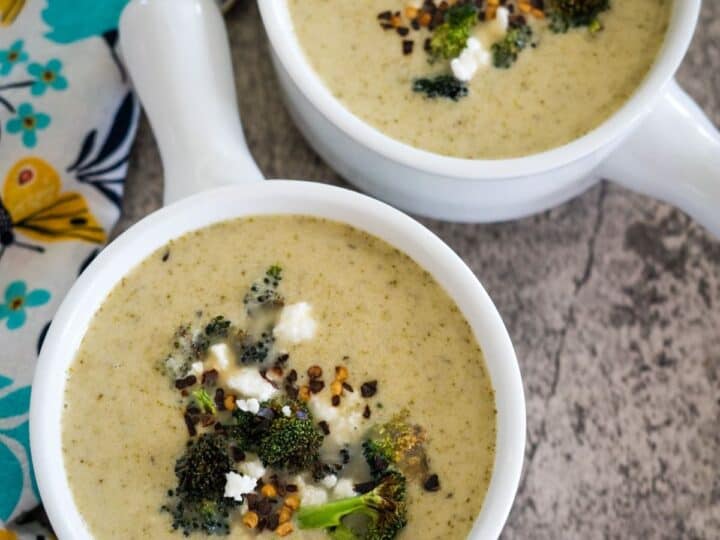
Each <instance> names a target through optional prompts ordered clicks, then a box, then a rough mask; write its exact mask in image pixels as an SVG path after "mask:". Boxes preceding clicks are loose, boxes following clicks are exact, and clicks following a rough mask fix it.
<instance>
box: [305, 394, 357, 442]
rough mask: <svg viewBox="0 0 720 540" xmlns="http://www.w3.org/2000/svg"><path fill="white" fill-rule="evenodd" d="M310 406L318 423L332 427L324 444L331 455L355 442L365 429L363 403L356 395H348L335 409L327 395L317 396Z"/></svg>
mask: <svg viewBox="0 0 720 540" xmlns="http://www.w3.org/2000/svg"><path fill="white" fill-rule="evenodd" d="M308 406H309V408H310V412H311V413H312V415H313V418H314V419H315V420H316V421H318V422H319V421H321V420H324V421H325V422H327V423H328V426H329V427H330V434H329V435H327V436H326V437H325V440H324V443H323V449H324V450H327V451H328V452H330V453H332V452H335V451H337V450H338V449H340V448H342V447H343V446H345V445H346V444H347V443H348V442H349V441H353V440H355V439H356V438H357V436H358V432H359V431H360V430H362V429H363V416H362V409H363V402H362V401H361V399H360V398H359V397H357V394H355V393H346V394H345V395H344V396H343V399H342V401H341V402H340V406H339V407H333V406H332V404H331V402H330V400H329V399H328V396H327V395H326V394H322V393H321V394H316V395H313V396H312V398H310V401H309V402H308Z"/></svg>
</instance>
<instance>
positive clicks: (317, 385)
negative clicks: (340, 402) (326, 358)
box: [308, 379, 325, 394]
mask: <svg viewBox="0 0 720 540" xmlns="http://www.w3.org/2000/svg"><path fill="white" fill-rule="evenodd" d="M308 386H309V387H310V391H311V392H312V393H313V394H317V393H319V392H321V391H322V389H323V388H325V382H324V381H322V380H320V379H312V380H311V381H310V382H309V383H308Z"/></svg>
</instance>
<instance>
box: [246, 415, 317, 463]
mask: <svg viewBox="0 0 720 540" xmlns="http://www.w3.org/2000/svg"><path fill="white" fill-rule="evenodd" d="M295 403H297V402H295ZM275 413H276V414H275V418H274V419H273V420H272V423H271V424H270V428H269V429H268V431H267V432H266V433H265V435H264V436H263V437H262V439H261V440H260V444H259V445H258V448H257V453H258V456H259V457H260V459H261V460H262V462H263V465H265V466H266V467H275V468H276V469H285V470H288V471H291V472H297V471H302V470H305V469H308V468H310V467H311V466H312V465H313V464H315V463H316V462H317V461H318V450H319V449H320V445H321V444H322V442H323V435H322V433H320V432H319V431H318V428H317V427H316V426H315V422H314V421H313V418H312V415H311V414H310V413H309V412H308V410H307V409H306V408H305V407H303V406H301V405H300V404H299V403H297V405H296V406H292V407H291V415H290V416H285V415H284V414H283V413H282V410H281V408H280V409H277V410H275Z"/></svg>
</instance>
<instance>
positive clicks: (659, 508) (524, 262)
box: [120, 0, 720, 539]
mask: <svg viewBox="0 0 720 540" xmlns="http://www.w3.org/2000/svg"><path fill="white" fill-rule="evenodd" d="M229 27H230V36H231V42H232V48H233V56H234V61H235V68H236V72H237V75H236V79H237V85H238V91H239V100H240V108H241V111H242V115H243V120H244V124H245V129H246V133H247V138H248V141H249V144H250V146H251V149H252V151H253V154H254V155H255V157H256V158H257V160H258V163H259V165H260V167H261V169H262V170H263V171H264V173H265V174H266V175H267V176H269V177H283V178H307V179H317V180H322V181H327V182H331V183H334V184H341V185H345V184H344V182H343V181H342V180H340V179H339V178H338V177H337V176H336V175H335V174H334V173H333V172H332V171H331V170H330V169H329V168H328V167H327V166H326V165H324V164H323V162H322V161H320V159H319V158H318V157H317V156H316V155H315V154H314V153H313V152H312V150H311V149H310V148H309V147H308V146H307V144H306V143H305V142H304V141H303V139H302V138H301V136H300V134H299V133H298V131H297V130H296V129H295V128H294V126H293V124H292V123H291V121H290V119H289V117H288V116H287V114H286V113H285V111H284V110H283V108H282V104H281V101H280V96H279V95H278V91H277V89H276V88H275V83H274V77H273V74H272V72H271V68H270V65H269V63H268V56H267V52H268V51H267V44H266V42H265V38H264V35H263V33H262V29H261V25H260V21H259V17H258V13H257V9H256V7H255V4H254V3H251V2H247V3H245V4H244V5H242V6H238V7H236V9H235V10H233V12H232V13H231V14H230V17H229ZM679 78H680V81H681V83H682V84H683V85H684V87H685V88H686V89H687V90H688V91H689V92H690V93H691V94H692V95H693V96H694V97H695V98H696V99H697V100H698V102H699V103H700V105H701V106H702V107H703V108H704V109H705V110H706V111H707V112H708V114H709V115H710V116H711V118H712V119H713V120H714V122H715V123H716V125H717V124H720V2H718V1H717V0H706V1H705V6H704V9H703V17H702V22H701V24H700V28H699V30H698V33H697V35H696V37H695V40H694V42H693V45H692V49H691V51H690V54H689V56H688V57H687V59H686V60H685V62H684V64H683V67H682V69H681V70H680V74H679ZM160 175H161V170H160V164H159V160H158V157H157V153H156V148H155V144H154V142H153V139H152V135H151V134H150V132H149V129H148V127H147V124H146V123H143V126H142V128H141V130H140V134H139V138H138V141H137V144H136V146H135V151H134V155H133V160H132V166H131V173H130V177H129V179H128V184H127V197H126V202H125V214H124V217H123V220H122V222H121V225H120V229H122V228H124V227H127V226H128V225H129V224H131V223H132V222H134V221H136V220H137V219H139V218H140V217H142V216H143V215H145V214H146V213H147V212H149V211H151V210H153V209H155V208H157V207H158V205H159V203H160V195H161V189H162V188H161V176H160ZM718 211H720V209H719V210H718ZM422 221H423V222H424V223H426V224H427V225H428V226H429V227H430V228H431V229H433V230H434V231H435V232H437V233H438V234H439V235H440V236H441V237H442V238H443V239H444V240H445V241H447V243H448V244H450V246H451V247H452V248H453V249H455V250H456V251H457V252H458V253H459V254H460V256H461V257H463V259H465V261H467V262H468V264H469V265H470V266H471V268H472V269H473V270H474V271H475V272H476V273H477V275H478V276H479V277H480V279H481V281H482V282H483V284H484V285H485V287H486V288H487V289H488V292H489V293H490V295H491V296H492V297H493V299H494V300H495V302H496V304H497V306H498V308H499V310H500V312H501V313H502V315H503V317H504V319H505V321H506V323H507V325H508V328H509V331H510V334H511V336H512V338H513V341H514V343H515V346H516V349H517V353H518V358H519V360H520V366H521V369H522V372H523V376H524V381H525V389H526V394H527V405H528V445H527V451H526V463H525V470H524V473H523V479H522V483H521V486H520V491H519V494H518V497H517V500H516V502H515V506H514V509H513V511H512V514H511V516H510V519H509V522H508V525H507V528H506V530H505V534H504V536H505V537H506V538H513V539H514V538H541V539H545V538H547V539H558V538H588V539H589V538H708V539H710V538H720V243H718V242H717V241H716V240H713V239H712V238H710V237H709V236H708V235H707V234H706V233H705V232H704V231H703V230H702V229H701V228H700V227H699V226H698V225H696V224H695V223H693V222H692V221H691V220H690V219H689V218H687V217H686V216H685V215H683V214H682V213H680V212H678V211H676V210H674V209H673V208H671V207H668V206H667V205H664V204H660V203H658V202H655V201H653V200H651V199H648V198H646V197H642V196H639V195H635V194H632V193H630V192H628V191H626V190H624V189H622V188H619V187H617V186H615V185H609V184H603V185H601V186H598V187H596V188H594V189H592V190H590V191H589V192H587V193H586V194H584V195H583V196H581V197H579V198H577V199H575V200H573V201H571V202H569V203H567V204H565V205H563V206H561V207H559V208H557V209H555V210H552V211H550V212H546V213H544V214H542V215H539V216H536V217H532V218H529V219H525V220H522V221H518V222H514V223H508V224H501V225H491V226H487V225H486V226H472V225H454V224H448V223H442V222H436V221H431V220H422Z"/></svg>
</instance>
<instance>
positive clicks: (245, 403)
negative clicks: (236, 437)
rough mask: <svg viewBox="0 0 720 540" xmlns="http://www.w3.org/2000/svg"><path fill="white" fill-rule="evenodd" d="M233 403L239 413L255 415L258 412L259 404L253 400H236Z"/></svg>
mask: <svg viewBox="0 0 720 540" xmlns="http://www.w3.org/2000/svg"><path fill="white" fill-rule="evenodd" d="M235 403H236V404H237V407H238V409H240V410H241V411H245V412H250V413H253V414H257V413H258V411H259V410H260V402H259V401H258V400H257V399H255V398H250V399H248V400H245V399H238V400H237V401H236V402H235Z"/></svg>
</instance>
